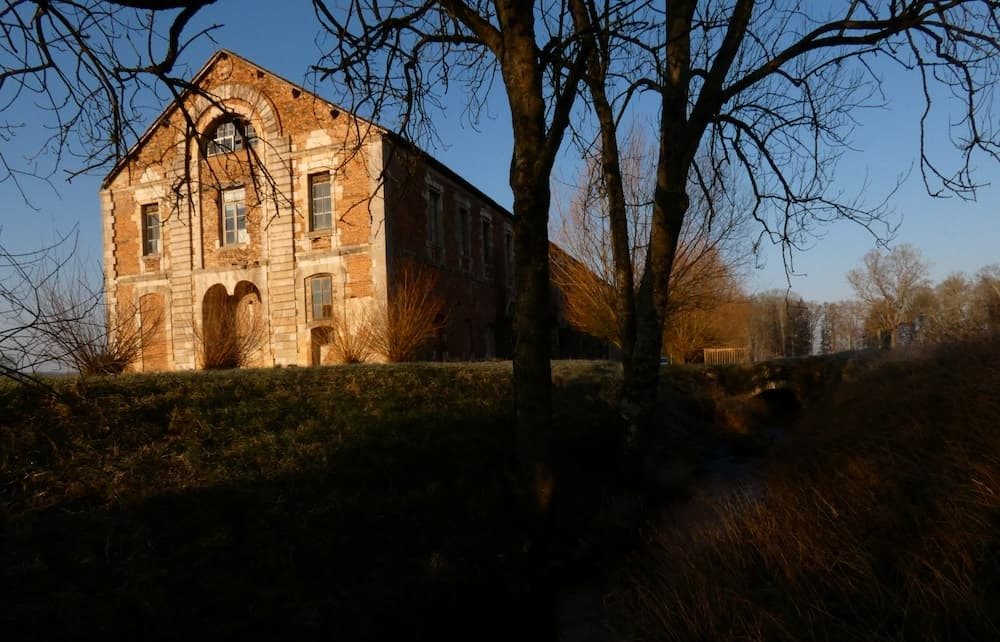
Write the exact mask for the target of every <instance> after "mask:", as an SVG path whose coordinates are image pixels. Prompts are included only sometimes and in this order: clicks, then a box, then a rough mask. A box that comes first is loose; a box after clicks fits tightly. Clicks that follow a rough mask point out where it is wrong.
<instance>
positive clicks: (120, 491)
mask: <svg viewBox="0 0 1000 642" xmlns="http://www.w3.org/2000/svg"><path fill="white" fill-rule="evenodd" d="M818 363H819V364H820V365H823V363H824V362H818ZM825 363H827V364H828V363H829V362H825ZM998 363H1000V347H997V346H995V345H992V344H978V345H976V346H971V347H966V348H961V349H950V350H942V351H938V352H936V353H934V354H933V355H925V356H920V357H913V358H897V357H893V358H882V359H876V360H872V359H855V360H851V361H850V363H849V365H848V367H846V368H840V369H839V370H838V372H839V371H841V370H842V371H843V373H844V378H845V380H844V382H843V383H842V384H840V385H839V386H838V387H837V388H835V389H831V390H830V392H829V393H828V394H827V395H826V397H825V398H821V399H820V400H819V401H814V402H809V403H807V404H806V408H805V409H804V410H803V411H802V413H801V414H800V416H799V417H798V418H797V420H796V423H795V425H794V427H793V428H792V429H791V430H790V432H789V436H788V437H786V438H784V439H783V440H781V441H780V442H779V443H778V444H777V445H775V446H773V447H771V448H770V450H769V451H768V453H767V457H765V458H763V459H761V461H763V462H765V463H766V465H765V466H764V467H763V469H762V472H761V474H760V480H759V482H758V483H756V484H755V485H754V486H753V488H752V492H751V493H750V494H747V493H742V494H740V493H737V494H734V495H732V496H730V495H728V494H726V493H720V494H718V496H714V497H713V499H712V501H711V509H712V510H711V516H709V517H708V518H705V517H704V516H702V517H700V518H699V519H696V520H692V519H690V517H689V515H688V513H685V512H684V511H683V510H677V509H676V508H674V506H676V505H677V504H678V503H680V504H683V503H684V502H685V501H686V500H684V499H683V497H682V495H683V489H684V486H685V484H688V483H690V484H693V485H694V486H695V487H697V486H698V485H699V484H702V483H703V478H701V477H699V476H698V469H699V461H702V460H704V458H705V457H706V456H707V453H710V452H711V451H713V449H715V450H717V449H718V447H719V443H720V441H722V442H724V443H726V444H728V447H727V449H728V450H729V451H731V452H738V453H751V454H753V453H760V452H761V451H762V450H763V449H764V447H765V446H766V444H767V439H765V438H762V437H761V434H762V433H761V430H760V429H761V428H765V427H769V426H770V425H771V424H772V423H773V422H775V421H787V420H790V419H791V417H790V416H788V415H784V414H782V413H781V412H778V411H779V410H787V409H788V407H789V406H788V405H787V402H788V401H790V400H791V401H794V395H765V396H764V397H761V398H758V399H749V400H747V399H745V398H742V397H741V398H728V399H727V398H724V397H723V396H722V395H721V394H720V392H719V390H718V389H717V386H718V385H719V384H720V382H722V383H723V385H727V386H734V387H740V386H745V385H747V382H746V381H743V382H741V381H739V379H740V377H741V376H743V375H741V373H740V372H739V371H738V370H729V371H715V372H710V371H706V370H704V369H700V368H685V367H669V368H667V369H665V370H664V375H665V376H664V379H665V382H664V384H663V389H662V396H663V399H664V403H663V405H662V407H661V409H660V419H661V420H662V422H663V426H664V431H663V438H662V441H661V443H660V444H659V446H660V447H662V450H663V456H661V457H659V458H652V459H651V460H650V461H651V462H652V463H651V464H650V465H652V466H654V469H653V470H650V471H647V477H648V478H649V479H651V480H652V481H653V482H654V486H655V489H653V490H649V489H647V490H646V492H645V494H644V495H640V494H639V493H637V492H635V491H633V490H630V488H629V485H628V484H627V483H626V481H625V480H624V479H622V478H621V477H620V476H619V474H618V470H619V464H620V459H619V458H618V457H617V453H618V447H617V444H618V441H619V432H620V423H619V419H618V416H617V413H616V411H615V409H614V408H615V406H614V403H613V402H614V398H615V395H616V394H617V392H618V387H619V386H620V369H619V368H617V367H615V366H613V365H609V364H601V363H575V364H556V367H555V369H554V380H555V383H556V395H555V405H556V406H555V407H556V419H555V423H556V431H555V434H556V438H555V439H556V442H557V443H556V444H555V448H554V449H553V450H554V452H556V453H558V460H557V461H556V462H555V468H556V474H557V484H556V494H555V496H554V499H553V503H552V508H551V517H550V520H549V523H548V526H549V528H548V529H547V531H546V532H544V533H540V532H538V531H537V529H536V528H535V525H536V522H535V521H533V519H532V517H531V515H530V514H529V513H527V512H525V511H524V510H523V507H524V506H525V505H526V504H528V502H525V501H522V499H523V498H522V497H520V496H519V495H518V488H519V484H518V472H519V471H518V466H517V460H516V452H515V450H516V445H515V435H514V430H513V418H512V416H511V410H512V400H511V395H512V391H511V382H510V374H511V373H510V366H509V364H479V365H443V366H435V365H409V366H391V367H386V366H350V367H336V368H313V369H296V368H290V369H283V370H271V371H239V372H215V373H188V374H173V375H156V376H148V375H147V376H134V377H120V378H108V379H91V380H87V381H84V382H71V381H64V382H59V383H57V384H55V385H56V386H57V392H58V395H57V396H54V397H53V396H51V395H48V394H46V393H44V392H43V391H39V390H25V389H22V388H16V387H12V386H8V387H0V591H2V595H0V603H2V604H3V608H2V609H0V630H2V631H3V639H5V640H8V639H10V640H15V639H60V638H62V639H70V638H71V639H79V638H81V637H84V636H85V635H87V634H102V635H104V636H106V637H110V638H120V637H124V636H126V635H130V636H136V635H137V636H141V637H143V638H152V639H156V638H159V639H205V638H215V639H230V638H234V637H236V636H243V637H250V638H259V637H261V636H265V637H279V636H280V637H281V638H292V637H297V638H305V639H311V638H324V639H350V640H367V639H463V640H530V639H539V640H553V639H556V637H557V635H558V634H559V626H560V624H559V622H560V617H561V616H560V615H559V613H558V612H559V604H560V595H561V594H562V593H565V591H566V587H567V586H570V587H572V586H573V585H574V583H579V582H582V583H590V584H592V583H594V581H595V578H598V580H597V581H598V583H602V584H603V586H604V588H603V589H601V591H600V593H601V595H600V596H598V598H599V599H596V600H593V604H589V603H588V602H586V601H584V606H583V608H594V609H597V608H600V605H601V603H602V602H603V603H604V604H605V608H606V613H604V614H603V615H602V616H601V617H600V618H597V619H596V620H597V621H602V620H603V621H606V622H608V623H609V626H610V628H611V631H612V633H611V637H612V638H613V639H644V640H648V639H678V640H686V639H720V640H721V639H734V638H735V639H750V640H755V639H760V640H771V639H789V640H793V639H796V640H806V639H809V640H812V639H837V640H839V639H864V640H876V639H885V640H896V639H914V640H916V639H927V638H935V637H936V638H938V639H993V638H995V637H996V634H997V629H996V626H995V622H994V620H993V619H991V618H993V617H994V616H993V611H992V607H993V606H995V605H997V604H998V603H1000V545H998V542H1000V535H998V533H1000V429H998V428H997V422H996V417H997V413H998V410H1000V365H998ZM830 380H833V378H831V379H830ZM776 403H777V407H776V406H775V404H776ZM727 431H728V432H727ZM602 596H603V599H600V598H601V597H602ZM577 608H580V607H577Z"/></svg>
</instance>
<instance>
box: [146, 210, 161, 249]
mask: <svg viewBox="0 0 1000 642" xmlns="http://www.w3.org/2000/svg"><path fill="white" fill-rule="evenodd" d="M142 253H143V255H145V256H151V255H153V254H159V253H160V206H159V205H157V204H156V203H151V204H149V205H143V206H142Z"/></svg>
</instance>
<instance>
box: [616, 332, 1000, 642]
mask: <svg viewBox="0 0 1000 642" xmlns="http://www.w3.org/2000/svg"><path fill="white" fill-rule="evenodd" d="M998 416H1000V344H998V343H997V342H992V343H990V342H983V343H980V344H974V345H966V346H957V347H950V348H942V349H938V350H935V351H933V352H930V353H926V354H920V355H912V356H910V357H890V358H888V359H884V360H881V361H878V362H874V363H871V362H869V363H864V364H862V365H861V366H859V367H858V368H857V369H855V371H854V372H853V373H852V374H851V377H850V380H848V381H847V382H845V383H844V384H843V385H842V387H841V388H840V389H839V390H837V391H836V393H835V394H833V395H831V396H829V397H828V398H826V399H825V400H822V401H821V402H819V403H817V404H815V405H813V406H810V407H808V408H807V409H806V411H805V413H804V416H803V417H802V419H801V421H800V423H799V425H798V427H797V430H796V432H795V433H794V434H793V435H792V436H791V437H789V438H788V439H787V440H786V441H785V442H783V443H782V444H781V445H780V446H779V447H778V448H776V449H775V451H774V452H772V453H771V455H770V457H769V461H770V464H769V465H768V467H767V469H766V474H765V476H764V477H763V479H762V482H761V488H760V489H759V492H758V493H756V494H755V495H753V496H747V495H745V494H741V493H739V492H737V493H734V494H732V495H729V496H723V497H719V498H718V500H717V501H716V502H715V510H716V512H717V514H718V517H717V519H714V520H709V521H708V522H706V523H703V524H698V525H697V529H696V530H692V525H691V524H685V523H677V524H673V525H670V526H667V527H664V528H661V529H660V530H659V532H658V533H657V534H656V535H655V536H654V537H653V541H652V542H651V544H650V545H649V546H647V547H645V548H644V549H643V550H641V551H640V552H639V553H637V554H636V555H635V558H634V560H633V563H632V564H631V565H629V567H628V568H626V569H624V570H623V571H622V573H621V575H620V584H619V586H620V588H619V590H618V591H617V593H616V594H615V596H614V597H615V599H614V609H613V610H614V611H615V612H616V613H617V626H618V634H619V637H620V638H621V639H642V640H658V639H664V640H667V639H672V640H690V639H702V640H730V639H740V640H823V639H826V640H930V639H937V640H987V639H998V638H1000V628H998V625H1000V619H998V617H997V612H998V606H1000V421H998Z"/></svg>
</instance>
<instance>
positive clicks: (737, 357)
mask: <svg viewBox="0 0 1000 642" xmlns="http://www.w3.org/2000/svg"><path fill="white" fill-rule="evenodd" d="M750 361H751V359H750V348H705V363H706V364H708V365H713V366H726V365H730V364H734V363H750Z"/></svg>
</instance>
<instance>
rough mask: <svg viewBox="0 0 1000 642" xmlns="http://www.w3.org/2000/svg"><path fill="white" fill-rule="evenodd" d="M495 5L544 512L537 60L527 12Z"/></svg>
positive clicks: (517, 396) (543, 172) (546, 434)
mask: <svg viewBox="0 0 1000 642" xmlns="http://www.w3.org/2000/svg"><path fill="white" fill-rule="evenodd" d="M499 6H502V7H504V8H506V9H508V11H504V12H501V14H500V21H501V24H503V33H504V40H505V46H504V48H503V53H502V56H503V60H501V69H502V70H503V74H504V81H505V83H506V85H507V96H508V99H509V102H510V109H511V119H512V121H513V131H514V153H513V156H512V158H511V166H510V186H511V189H512V191H513V193H514V252H515V256H516V261H515V273H514V279H515V287H516V288H517V298H516V303H515V310H514V326H515V333H516V339H515V344H514V401H515V406H516V411H517V442H518V451H519V455H520V460H521V463H522V466H523V467H524V469H525V470H524V472H525V474H526V476H527V477H528V478H529V480H530V483H531V486H532V490H533V493H534V500H535V505H536V508H537V509H538V510H539V511H540V512H542V513H545V512H546V511H547V510H548V507H549V504H550V502H551V500H552V492H553V488H554V484H555V480H554V477H553V473H552V468H551V463H550V441H551V419H552V369H551V364H550V363H549V260H548V257H549V231H548V221H549V202H550V200H551V192H550V188H549V175H550V172H551V164H552V160H551V159H550V158H548V154H547V153H546V152H547V148H548V141H547V139H546V138H547V137H546V133H547V132H546V126H545V125H546V123H545V101H544V100H543V91H542V82H543V78H542V75H541V70H540V69H539V66H538V64H537V62H536V50H535V33H534V19H533V15H532V12H531V11H530V10H529V11H518V10H517V8H512V7H507V6H506V5H503V4H501V5H499Z"/></svg>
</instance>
